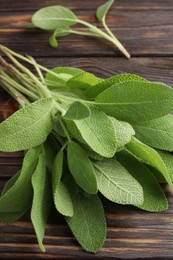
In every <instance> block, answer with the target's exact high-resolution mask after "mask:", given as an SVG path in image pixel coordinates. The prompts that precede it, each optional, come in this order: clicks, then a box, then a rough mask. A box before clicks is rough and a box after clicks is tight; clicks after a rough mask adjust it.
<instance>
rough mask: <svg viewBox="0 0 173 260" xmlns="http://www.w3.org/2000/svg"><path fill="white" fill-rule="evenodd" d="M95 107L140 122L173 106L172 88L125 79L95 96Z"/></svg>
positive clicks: (129, 120) (165, 111) (120, 117)
mask: <svg viewBox="0 0 173 260" xmlns="http://www.w3.org/2000/svg"><path fill="white" fill-rule="evenodd" d="M96 103H97V107H99V108H100V109H101V110H102V111H104V112H105V113H107V114H108V115H110V116H113V117H115V118H117V119H119V120H122V121H127V122H133V123H134V122H141V121H147V120H150V119H155V118H158V117H161V116H164V115H166V114H168V113H169V112H170V111H171V110H172V108H173V89H172V88H170V87H168V86H166V85H164V84H161V83H150V82H141V81H125V82H122V83H119V84H115V85H113V86H112V87H110V88H108V89H106V90H105V91H103V92H102V93H100V94H99V95H98V96H97V97H96Z"/></svg>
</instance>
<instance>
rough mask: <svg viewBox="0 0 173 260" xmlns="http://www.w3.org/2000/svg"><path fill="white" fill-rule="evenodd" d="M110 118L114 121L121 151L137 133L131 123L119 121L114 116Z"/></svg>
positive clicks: (117, 144)
mask: <svg viewBox="0 0 173 260" xmlns="http://www.w3.org/2000/svg"><path fill="white" fill-rule="evenodd" d="M109 118H110V120H111V122H112V125H113V127H114V130H115V134H116V141H117V143H116V147H117V151H120V150H122V149H123V147H124V146H125V145H126V144H127V143H129V142H130V140H131V138H132V136H133V135H134V134H135V131H134V129H133V127H132V126H131V125H130V124H129V123H127V122H123V121H119V120H117V119H116V118H114V117H109Z"/></svg>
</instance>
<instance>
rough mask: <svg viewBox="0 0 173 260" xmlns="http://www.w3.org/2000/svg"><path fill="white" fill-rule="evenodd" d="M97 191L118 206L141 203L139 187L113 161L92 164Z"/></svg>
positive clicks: (118, 164)
mask: <svg viewBox="0 0 173 260" xmlns="http://www.w3.org/2000/svg"><path fill="white" fill-rule="evenodd" d="M94 167H95V171H96V176H97V183H98V189H99V191H100V192H101V193H102V194H103V195H104V196H105V197H106V198H107V199H109V200H111V201H113V202H116V203H119V204H131V205H140V204H142V203H143V190H142V187H141V185H140V184H139V183H138V182H137V181H136V180H135V179H134V178H133V177H132V176H131V175H130V174H129V173H128V171H127V170H126V169H125V168H124V167H123V166H122V165H121V164H120V163H118V162H117V161H116V160H115V159H105V160H102V161H100V162H97V163H94Z"/></svg>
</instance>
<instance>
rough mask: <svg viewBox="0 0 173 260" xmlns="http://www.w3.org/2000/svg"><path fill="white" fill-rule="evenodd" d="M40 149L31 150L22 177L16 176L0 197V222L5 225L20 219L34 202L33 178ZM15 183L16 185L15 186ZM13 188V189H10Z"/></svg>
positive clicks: (24, 163)
mask: <svg viewBox="0 0 173 260" xmlns="http://www.w3.org/2000/svg"><path fill="white" fill-rule="evenodd" d="M39 152H40V148H39V147H37V148H31V149H30V150H29V151H28V152H27V153H26V155H25V157H24V160H23V166H22V169H21V173H20V175H18V174H17V175H15V177H13V179H12V180H11V181H10V185H9V183H8V186H6V187H5V189H4V190H3V195H2V196H1V197H0V220H1V221H2V222H5V223H11V222H15V221H17V220H18V219H20V218H21V217H22V216H23V215H24V214H25V212H26V211H27V210H28V208H29V207H30V205H31V202H32V194H33V191H32V185H31V177H32V174H33V172H34V171H35V168H36V165H37V162H38V155H39ZM13 182H14V184H13ZM10 186H11V187H10Z"/></svg>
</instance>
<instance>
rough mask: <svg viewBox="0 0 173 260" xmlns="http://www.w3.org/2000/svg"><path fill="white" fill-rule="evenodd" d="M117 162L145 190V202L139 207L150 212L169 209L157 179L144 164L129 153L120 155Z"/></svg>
mask: <svg viewBox="0 0 173 260" xmlns="http://www.w3.org/2000/svg"><path fill="white" fill-rule="evenodd" d="M117 160H118V161H119V162H120V163H121V164H122V165H123V166H124V167H125V168H126V170H127V171H128V172H129V173H130V174H131V175H132V176H133V177H134V178H135V179H136V180H137V181H138V182H139V183H140V184H141V186H142V188H143V193H144V202H143V203H142V204H141V205H139V206H137V207H139V208H140V209H143V210H147V211H150V212H159V211H163V210H166V209H167V208H168V202H167V199H166V196H165V194H164V192H163V190H162V189H161V187H160V185H159V183H158V181H157V179H156V177H155V176H154V174H153V173H152V172H151V171H150V170H149V169H148V168H147V167H146V166H145V165H144V164H143V163H140V162H139V161H137V160H136V159H135V158H133V157H132V156H131V155H129V154H127V153H118V154H117Z"/></svg>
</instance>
